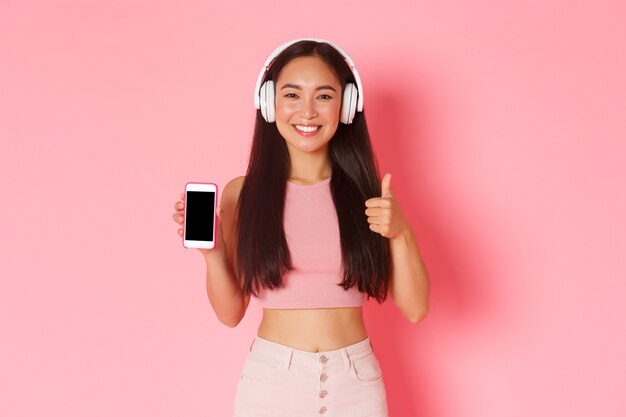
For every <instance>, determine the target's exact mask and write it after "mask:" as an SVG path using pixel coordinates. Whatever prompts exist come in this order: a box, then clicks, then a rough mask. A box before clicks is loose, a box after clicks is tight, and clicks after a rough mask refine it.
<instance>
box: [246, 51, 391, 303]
mask: <svg viewBox="0 0 626 417" xmlns="http://www.w3.org/2000/svg"><path fill="white" fill-rule="evenodd" d="M301 56H316V57H319V58H321V59H322V60H323V61H324V62H325V63H326V64H327V65H328V66H329V67H330V68H331V70H333V71H334V72H335V74H336V75H337V76H338V78H339V80H340V81H341V83H342V92H343V90H344V88H345V85H346V83H347V82H352V83H355V80H354V76H353V74H352V71H351V70H350V68H349V67H348V65H347V64H346V62H345V60H344V58H343V56H342V55H341V54H340V53H339V52H338V51H337V50H336V49H335V48H334V47H332V46H331V45H329V44H327V43H323V42H316V41H310V40H304V41H300V42H297V43H294V44H293V45H291V46H289V47H287V48H286V49H285V50H283V51H282V52H281V53H280V54H279V55H278V56H277V57H276V59H275V60H274V62H273V63H272V64H271V66H270V69H269V70H268V73H267V74H266V76H265V80H270V79H271V80H274V81H276V80H277V79H278V75H279V73H280V71H281V70H282V68H283V67H284V66H285V65H286V64H287V63H288V62H289V61H291V60H292V59H294V58H297V57H301ZM355 84H356V83H355ZM328 156H329V159H330V164H331V169H332V176H331V180H330V191H331V195H332V199H333V202H334V205H335V210H336V211H337V218H338V222H339V234H340V237H341V255H342V267H343V268H342V269H343V282H342V283H340V284H337V285H340V286H342V287H343V288H344V290H347V289H348V288H351V287H352V286H354V285H357V288H358V290H359V291H361V292H365V293H366V294H367V298H368V299H369V298H370V297H373V298H375V299H376V300H377V301H378V302H379V303H382V302H384V301H385V299H386V298H387V290H388V282H389V281H388V273H389V270H390V268H389V260H390V256H389V241H388V239H387V238H385V237H384V236H381V235H380V234H379V233H376V232H374V231H372V230H370V228H369V223H368V222H367V216H366V215H365V201H366V200H367V199H369V198H372V197H379V196H380V194H381V185H380V180H379V175H378V166H377V162H376V159H375V157H374V153H373V151H372V145H371V142H370V136H369V132H368V130H367V124H366V123H365V114H364V113H363V112H357V113H356V115H355V117H354V119H353V121H352V123H351V124H348V125H346V124H343V123H339V125H338V127H337V130H336V132H335V134H334V136H333V137H332V139H331V140H330V141H329V144H328ZM290 164H291V160H290V157H289V152H288V150H287V145H286V143H285V140H284V138H283V137H282V136H281V134H280V133H279V131H278V128H277V127H276V123H268V122H266V121H265V120H264V119H263V116H262V115H261V110H257V112H256V122H255V126H254V136H253V139H252V148H251V151H250V160H249V163H248V169H247V172H246V177H245V179H244V181H243V185H242V188H241V192H240V195H239V200H238V203H237V208H236V220H235V222H236V225H237V265H236V268H237V271H236V275H237V276H238V277H239V279H240V281H241V282H240V284H241V288H242V291H243V293H244V294H250V293H252V294H253V295H255V296H257V297H258V291H259V290H260V288H261V287H264V288H268V289H275V288H279V287H282V286H283V282H282V275H283V274H284V273H286V272H288V271H290V270H292V269H293V266H292V263H291V255H290V252H289V248H288V245H287V240H286V238H285V231H284V228H283V214H284V208H285V194H286V189H287V180H288V178H289V173H290Z"/></svg>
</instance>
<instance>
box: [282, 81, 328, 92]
mask: <svg viewBox="0 0 626 417" xmlns="http://www.w3.org/2000/svg"><path fill="white" fill-rule="evenodd" d="M283 88H295V89H296V90H302V87H300V86H299V85H297V84H290V83H287V84H285V85H283V86H282V87H280V89H281V90H282V89H283ZM318 90H333V91H334V92H335V93H336V92H337V90H335V88H334V87H333V86H332V85H320V86H319V87H317V88H316V89H315V91H318Z"/></svg>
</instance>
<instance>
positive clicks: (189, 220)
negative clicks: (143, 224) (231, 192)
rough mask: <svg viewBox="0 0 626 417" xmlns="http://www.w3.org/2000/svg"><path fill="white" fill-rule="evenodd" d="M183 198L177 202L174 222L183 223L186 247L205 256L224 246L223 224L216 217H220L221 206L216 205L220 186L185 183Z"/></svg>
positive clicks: (180, 231) (182, 234)
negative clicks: (216, 246)
mask: <svg viewBox="0 0 626 417" xmlns="http://www.w3.org/2000/svg"><path fill="white" fill-rule="evenodd" d="M181 200H182V201H180V200H179V201H177V202H176V203H175V204H174V208H175V209H176V211H177V212H176V213H174V215H173V218H174V221H176V222H177V223H179V224H181V225H182V226H183V228H182V229H178V234H179V235H181V236H182V237H183V246H184V247H186V248H196V249H198V250H200V252H202V253H203V254H204V255H207V254H209V253H210V252H211V250H210V249H213V248H215V242H216V240H217V241H218V242H219V243H218V245H220V246H225V245H224V239H223V237H222V230H221V224H218V223H217V219H218V218H219V217H221V213H220V208H219V207H216V201H217V186H216V185H215V184H212V183H192V182H189V183H187V184H186V186H185V193H181Z"/></svg>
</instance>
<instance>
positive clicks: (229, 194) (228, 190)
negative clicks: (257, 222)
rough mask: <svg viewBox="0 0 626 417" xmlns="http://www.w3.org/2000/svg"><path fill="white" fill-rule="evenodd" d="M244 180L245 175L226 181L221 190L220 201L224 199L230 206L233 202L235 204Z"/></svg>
mask: <svg viewBox="0 0 626 417" xmlns="http://www.w3.org/2000/svg"><path fill="white" fill-rule="evenodd" d="M245 179H246V177H245V175H242V176H239V177H235V178H233V179H232V180H230V181H228V183H226V185H225V186H224V188H223V189H222V201H224V199H226V202H227V203H228V204H232V203H233V202H234V203H237V201H238V200H239V193H241V187H242V186H243V180H245Z"/></svg>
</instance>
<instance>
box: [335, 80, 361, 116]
mask: <svg viewBox="0 0 626 417" xmlns="http://www.w3.org/2000/svg"><path fill="white" fill-rule="evenodd" d="M358 93H359V92H358V90H357V88H356V86H355V85H354V84H352V83H347V84H346V87H345V89H344V90H343V103H342V105H341V114H340V115H339V120H340V121H341V123H345V124H350V123H352V120H353V119H354V115H355V114H356V102H357V95H358Z"/></svg>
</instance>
